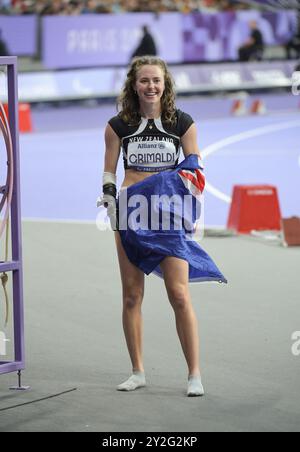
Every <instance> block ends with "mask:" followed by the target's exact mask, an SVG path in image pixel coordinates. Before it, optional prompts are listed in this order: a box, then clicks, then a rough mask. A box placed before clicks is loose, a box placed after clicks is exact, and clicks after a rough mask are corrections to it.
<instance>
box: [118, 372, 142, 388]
mask: <svg viewBox="0 0 300 452" xmlns="http://www.w3.org/2000/svg"><path fill="white" fill-rule="evenodd" d="M143 386H146V378H145V373H144V372H139V371H135V370H134V371H133V374H132V375H131V377H129V378H128V380H126V381H124V383H121V384H120V385H119V386H117V390H118V391H134V390H135V389H138V388H142V387H143Z"/></svg>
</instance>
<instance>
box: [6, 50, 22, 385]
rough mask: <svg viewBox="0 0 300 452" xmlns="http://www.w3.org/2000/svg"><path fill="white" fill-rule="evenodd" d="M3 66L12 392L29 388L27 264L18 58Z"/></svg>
mask: <svg viewBox="0 0 300 452" xmlns="http://www.w3.org/2000/svg"><path fill="white" fill-rule="evenodd" d="M0 66H6V67H7V88H8V108H9V118H8V120H9V126H10V132H11V137H12V145H13V171H14V185H13V194H12V202H11V249H12V260H11V261H9V262H0V272H4V271H5V272H12V290H13V322H14V323H13V325H14V361H0V374H5V373H9V372H15V371H16V372H18V386H16V387H13V388H11V389H28V387H24V386H22V385H21V371H22V370H24V368H25V357H24V350H25V346H24V308H23V265H22V238H21V194H20V156H19V118H18V88H17V57H0Z"/></svg>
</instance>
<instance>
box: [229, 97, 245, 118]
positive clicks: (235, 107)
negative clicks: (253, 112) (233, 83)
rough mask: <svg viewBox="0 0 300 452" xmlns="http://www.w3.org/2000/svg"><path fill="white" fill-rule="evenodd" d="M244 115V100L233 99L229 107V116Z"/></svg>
mask: <svg viewBox="0 0 300 452" xmlns="http://www.w3.org/2000/svg"><path fill="white" fill-rule="evenodd" d="M246 113H247V110H246V105H245V99H235V100H234V101H233V104H232V107H231V114H232V115H234V116H242V115H245V114H246Z"/></svg>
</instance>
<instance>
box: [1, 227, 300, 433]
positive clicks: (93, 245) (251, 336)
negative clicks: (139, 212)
mask: <svg viewBox="0 0 300 452" xmlns="http://www.w3.org/2000/svg"><path fill="white" fill-rule="evenodd" d="M23 226H24V227H23V240H24V262H25V271H24V285H25V306H26V351H27V369H26V371H25V372H24V373H23V380H24V383H26V384H30V385H31V387H32V389H31V391H29V392H26V393H12V392H9V390H8V386H9V385H11V384H15V383H16V377H15V375H14V374H7V375H0V410H1V409H2V408H5V407H9V406H12V405H15V404H19V403H23V402H27V401H32V400H35V399H39V398H41V397H45V396H48V395H52V394H55V393H59V392H62V391H65V390H68V389H71V388H74V387H76V388H77V391H75V392H71V393H69V394H65V395H62V396H60V397H57V398H52V399H49V400H45V401H40V402H36V403H34V404H31V405H26V406H23V407H19V408H14V409H11V410H8V411H2V412H1V411H0V431H2V432H4V431H6V432H8V431H66V432H70V431H72V432H77V431H78V432H79V431H87V432H88V431H98V432H117V431H118V432H128V431H130V432H138V431H146V432H159V431H171V432H179V431H181V432H188V431H196V432H202V431H206V432H213V431H214V432H215V431H228V432H229V431H275V432H276V431H299V430H300V408H299V407H300V378H299V377H300V357H296V356H293V354H292V353H291V346H292V341H291V335H292V333H293V332H294V331H299V330H300V303H299V300H300V297H299V264H300V249H299V248H297V249H296V248H295V249H284V248H281V247H278V246H275V245H271V244H265V243H260V242H257V241H255V240H250V239H246V238H219V239H218V238H207V239H205V240H204V241H203V247H204V248H205V249H206V250H207V251H208V252H209V253H210V254H211V255H212V257H213V258H214V259H215V260H216V262H217V263H218V264H219V266H220V268H221V269H222V271H223V272H224V274H225V275H226V276H227V278H228V280H229V284H228V286H225V285H218V284H217V285H215V284H196V285H191V293H192V298H193V304H194V306H195V310H196V313H197V317H198V319H199V322H200V333H201V362H202V374H203V381H204V385H205V389H206V393H207V394H206V396H205V397H204V398H187V397H186V396H185V390H186V377H187V374H186V372H187V371H186V365H185V361H184V359H183V355H182V352H181V349H180V345H179V341H178V338H177V335H176V330H175V325H174V319H173V313H172V310H171V308H170V306H169V304H168V301H167V297H166V294H165V290H164V286H163V282H162V280H160V279H159V278H157V277H155V276H149V277H148V278H147V281H146V295H145V300H144V307H143V314H144V328H145V332H144V333H145V334H144V336H145V347H144V355H145V366H146V374H147V382H148V386H147V387H146V388H144V389H140V390H138V391H136V392H134V393H120V392H117V391H116V390H115V387H116V385H117V384H119V383H120V382H121V381H123V380H124V379H126V378H127V376H128V375H129V373H130V364H129V358H128V355H127V350H126V346H125V341H124V338H123V332H122V325H121V286H120V281H119V270H118V266H117V257H116V252H115V248H114V238H113V235H112V233H109V232H99V231H98V230H97V229H96V227H95V226H93V225H87V224H66V223H30V222H26V223H24V225H23ZM0 329H1V328H0Z"/></svg>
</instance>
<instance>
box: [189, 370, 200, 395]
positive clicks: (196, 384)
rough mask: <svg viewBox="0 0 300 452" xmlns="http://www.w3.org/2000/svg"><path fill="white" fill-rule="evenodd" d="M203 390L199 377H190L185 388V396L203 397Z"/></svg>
mask: <svg viewBox="0 0 300 452" xmlns="http://www.w3.org/2000/svg"><path fill="white" fill-rule="evenodd" d="M203 395H204V389H203V386H202V382H201V377H200V376H193V375H190V376H189V379H188V388H187V396H188V397H197V396H203Z"/></svg>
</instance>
